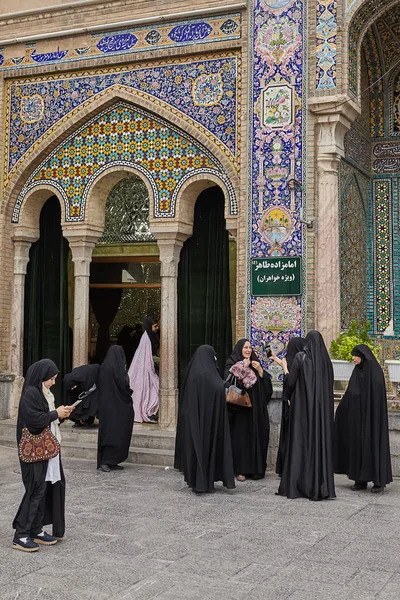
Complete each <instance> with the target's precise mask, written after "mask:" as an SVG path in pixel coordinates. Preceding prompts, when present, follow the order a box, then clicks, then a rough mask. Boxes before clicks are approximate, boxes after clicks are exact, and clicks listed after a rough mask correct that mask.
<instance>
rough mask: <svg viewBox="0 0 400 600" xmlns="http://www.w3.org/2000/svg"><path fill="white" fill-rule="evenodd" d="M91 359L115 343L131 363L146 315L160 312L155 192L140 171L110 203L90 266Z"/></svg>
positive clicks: (115, 190)
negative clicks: (152, 207) (152, 222)
mask: <svg viewBox="0 0 400 600" xmlns="http://www.w3.org/2000/svg"><path fill="white" fill-rule="evenodd" d="M89 287H90V291H89V298H90V319H89V323H90V330H89V332H88V335H89V362H97V363H101V362H102V361H103V359H104V357H105V354H106V352H107V350H108V348H109V347H110V345H111V344H113V343H118V344H120V345H121V346H123V348H124V350H125V354H126V356H127V363H128V365H129V364H130V362H131V360H132V357H133V353H134V351H135V349H136V347H137V345H138V342H139V340H140V336H141V332H142V328H141V327H142V325H141V324H142V322H143V319H144V317H145V316H146V315H151V316H153V317H154V318H155V319H158V318H159V316H160V306H161V279H160V262H159V257H158V246H157V243H156V241H155V239H154V237H153V236H152V234H151V232H150V228H149V195H148V191H147V188H146V185H145V183H144V182H143V181H142V180H141V179H140V177H137V176H136V175H134V176H131V177H127V178H125V179H122V180H121V181H120V182H119V183H117V184H116V185H115V186H114V187H113V189H112V190H111V192H110V194H109V196H108V198H107V201H106V205H105V224H104V233H103V236H102V238H101V239H100V240H99V242H98V244H97V246H96V248H95V249H94V252H93V257H92V263H91V268H90V284H89Z"/></svg>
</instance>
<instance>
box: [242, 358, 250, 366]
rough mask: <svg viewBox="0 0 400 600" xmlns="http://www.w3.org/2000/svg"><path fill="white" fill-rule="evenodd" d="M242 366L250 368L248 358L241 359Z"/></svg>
mask: <svg viewBox="0 0 400 600" xmlns="http://www.w3.org/2000/svg"><path fill="white" fill-rule="evenodd" d="M243 364H244V366H245V367H249V366H250V359H249V358H244V359H243Z"/></svg>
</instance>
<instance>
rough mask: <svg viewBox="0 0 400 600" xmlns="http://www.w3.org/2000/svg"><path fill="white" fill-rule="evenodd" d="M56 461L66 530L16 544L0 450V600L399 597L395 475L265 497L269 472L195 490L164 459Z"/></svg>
mask: <svg viewBox="0 0 400 600" xmlns="http://www.w3.org/2000/svg"><path fill="white" fill-rule="evenodd" d="M63 464H64V470H65V474H66V479H67V509H66V518H67V531H66V537H65V538H64V540H63V541H61V542H59V543H58V544H57V545H56V546H53V547H48V548H43V547H42V548H41V549H40V551H39V552H37V553H34V554H25V553H23V552H17V551H15V550H12V548H11V541H12V534H13V532H12V530H11V522H12V519H13V516H14V514H15V512H16V509H17V506H18V504H19V502H20V499H21V497H22V493H23V486H22V482H21V477H20V474H19V463H18V460H17V459H16V452H15V450H13V449H9V448H0V598H1V600H28V599H29V600H32V599H33V600H64V599H65V600H89V599H93V600H105V599H112V600H151V599H152V598H157V599H158V600H167V599H168V600H181V599H182V600H183V599H185V600H195V599H196V600H197V599H201V600H214V599H216V600H240V599H246V600H286V599H288V598H290V600H314V599H323V600H336V599H338V600H372V598H378V599H384V600H399V599H400V518H399V517H400V481H396V482H395V483H394V484H392V485H390V486H389V487H388V489H387V491H386V492H385V493H384V494H383V495H382V496H374V495H372V494H371V493H370V492H369V491H368V492H351V491H350V489H349V482H348V480H347V479H346V478H344V477H337V479H336V483H337V488H336V491H337V499H336V500H330V501H325V502H319V503H315V502H309V501H308V500H302V499H301V500H286V499H285V498H281V497H279V496H276V495H275V491H276V490H277V486H278V478H277V477H276V476H275V475H273V474H268V475H267V477H266V479H264V480H262V481H248V482H245V483H242V484H239V485H238V487H237V489H236V490H234V491H225V490H224V488H222V487H220V486H218V487H217V490H216V492H215V493H214V494H210V495H207V496H196V495H195V494H193V493H192V492H191V491H189V490H188V489H187V488H186V486H185V485H184V483H183V480H182V477H181V475H180V474H179V473H177V472H175V471H174V470H173V469H169V470H164V469H160V468H147V467H138V466H134V465H127V466H126V468H125V470H124V471H121V472H112V473H100V472H97V471H96V469H95V465H94V463H92V462H90V461H84V460H78V459H65V460H64V461H63Z"/></svg>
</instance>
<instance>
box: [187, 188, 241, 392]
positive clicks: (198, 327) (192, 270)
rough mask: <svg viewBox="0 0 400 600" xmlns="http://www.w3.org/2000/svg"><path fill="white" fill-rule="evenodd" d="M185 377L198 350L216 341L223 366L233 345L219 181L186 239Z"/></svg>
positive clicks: (204, 196)
mask: <svg viewBox="0 0 400 600" xmlns="http://www.w3.org/2000/svg"><path fill="white" fill-rule="evenodd" d="M178 338H179V380H180V381H181V380H182V375H183V373H184V370H185V368H186V366H187V364H188V362H189V360H190V358H191V356H192V355H193V353H194V351H195V350H196V349H197V348H198V347H199V346H201V345H202V344H210V345H211V346H213V347H214V349H215V351H216V353H217V357H218V366H219V368H220V372H221V373H223V367H224V363H225V360H226V358H227V356H228V355H229V354H230V353H231V351H232V322H231V303H230V286H229V236H228V232H227V230H226V228H225V218H224V195H223V192H222V190H221V189H220V188H219V187H218V186H215V187H212V188H209V189H207V190H205V191H204V192H202V193H201V194H200V196H199V197H198V199H197V202H196V206H195V211H194V227H193V235H192V237H191V238H189V239H188V240H187V241H186V242H185V244H184V245H183V248H182V251H181V258H180V262H179V275H178Z"/></svg>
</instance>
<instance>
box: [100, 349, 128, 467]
mask: <svg viewBox="0 0 400 600" xmlns="http://www.w3.org/2000/svg"><path fill="white" fill-rule="evenodd" d="M133 417H134V413H133V405H132V390H131V388H130V387H129V379H128V373H127V371H126V364H125V352H124V349H123V348H122V346H111V348H109V349H108V352H107V355H106V357H105V359H104V361H103V363H102V365H101V368H100V374H99V437H98V443H97V468H98V469H101V470H102V471H105V472H109V471H110V470H111V469H123V467H121V466H120V465H119V464H118V463H121V462H123V461H124V460H126V459H127V458H128V454H129V446H130V443H131V438H132V429H133Z"/></svg>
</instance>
